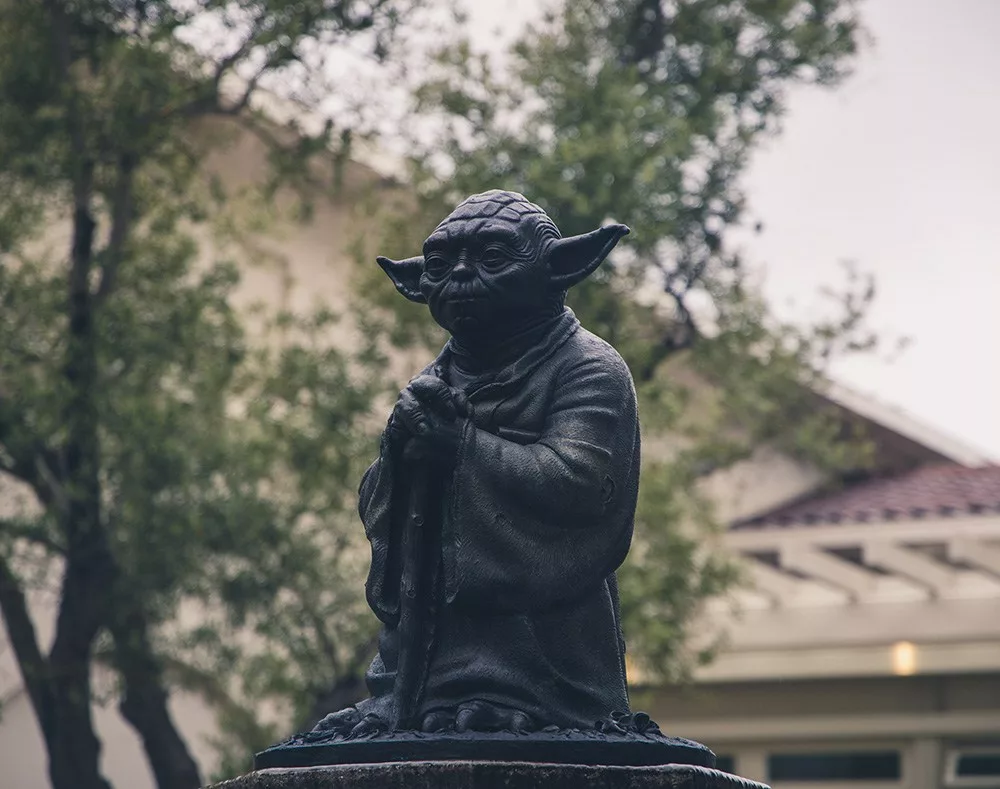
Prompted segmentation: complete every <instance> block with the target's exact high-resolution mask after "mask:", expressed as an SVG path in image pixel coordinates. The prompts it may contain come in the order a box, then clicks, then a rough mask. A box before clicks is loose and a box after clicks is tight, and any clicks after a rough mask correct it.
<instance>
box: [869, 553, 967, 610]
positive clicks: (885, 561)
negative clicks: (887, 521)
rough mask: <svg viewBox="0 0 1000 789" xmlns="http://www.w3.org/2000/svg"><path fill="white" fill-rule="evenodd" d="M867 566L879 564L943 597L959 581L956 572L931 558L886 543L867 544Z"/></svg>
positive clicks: (936, 595) (934, 594) (935, 595)
mask: <svg viewBox="0 0 1000 789" xmlns="http://www.w3.org/2000/svg"><path fill="white" fill-rule="evenodd" d="M862 551H863V553H864V557H865V563H866V564H876V565H878V566H879V567H882V568H884V569H886V570H889V571H890V572H893V573H897V574H899V575H902V576H905V577H906V578H908V579H909V580H911V581H913V582H915V583H917V584H919V585H920V586H922V587H924V588H925V589H927V590H928V591H929V592H930V593H931V595H933V596H934V597H940V596H941V595H942V594H944V593H945V592H946V591H947V590H948V589H951V588H952V587H953V586H954V585H955V582H956V581H957V578H958V574H957V573H956V572H955V570H954V569H952V568H951V567H948V566H946V565H944V564H942V563H941V562H938V561H935V560H934V559H931V558H930V557H929V556H925V555H924V554H920V553H917V552H916V551H913V550H910V549H908V548H901V547H900V546H899V545H893V544H891V543H887V542H876V543H865V545H864V546H863V547H862Z"/></svg>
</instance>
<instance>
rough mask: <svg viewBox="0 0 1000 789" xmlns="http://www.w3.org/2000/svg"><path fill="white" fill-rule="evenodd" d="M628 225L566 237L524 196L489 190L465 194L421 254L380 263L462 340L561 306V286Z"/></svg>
mask: <svg viewBox="0 0 1000 789" xmlns="http://www.w3.org/2000/svg"><path fill="white" fill-rule="evenodd" d="M628 232H629V229H628V228H627V227H625V225H608V226H606V227H602V228H600V229H598V230H594V231H593V232H591V233H585V234H583V235H580V236H572V237H569V238H563V237H562V235H561V234H560V233H559V229H558V228H557V227H556V226H555V223H554V222H553V221H552V220H551V219H550V218H549V216H548V214H546V213H545V211H543V210H542V209H541V208H539V207H538V206H537V205H535V204H534V203H532V202H530V201H529V200H527V199H526V198H525V197H524V196H523V195H520V194H518V193H517V192H504V191H501V190H497V189H494V190H491V191H489V192H483V193H482V194H478V195H473V196H472V197H469V198H467V199H466V200H463V201H462V202H461V203H460V204H459V205H458V207H457V208H455V210H454V211H452V212H451V214H449V215H448V217H447V218H446V219H445V220H444V221H443V222H441V224H439V225H438V226H437V227H436V228H435V229H434V232H433V233H431V234H430V236H428V238H427V240H426V241H425V242H424V250H423V252H424V253H423V255H420V256H418V257H413V258H408V259H406V260H398V261H397V260H389V259H388V258H384V257H380V258H378V263H379V265H380V266H381V267H382V269H383V270H384V271H385V273H386V274H388V275H389V278H390V279H391V280H392V281H393V284H395V286H396V289H397V290H398V291H399V292H400V293H402V294H403V295H404V296H405V297H406V298H408V299H409V300H410V301H415V302H419V303H421V304H427V305H428V307H429V308H430V311H431V315H432V316H433V317H434V320H435V321H437V322H438V324H440V325H441V326H442V327H443V328H445V329H446V330H447V331H449V332H450V333H451V334H452V335H453V336H455V337H456V338H457V339H459V340H460V341H462V340H469V341H477V340H485V339H487V338H488V337H492V338H494V339H503V338H504V337H505V336H509V335H510V334H512V333H516V332H517V331H519V330H520V329H521V328H522V327H523V326H525V325H530V324H531V323H532V322H533V321H535V320H537V318H539V317H544V316H546V315H550V314H556V313H558V312H560V311H561V310H562V308H563V301H564V300H565V298H566V291H567V290H568V289H569V288H571V287H572V286H573V285H576V284H577V283H578V282H581V281H583V280H584V279H586V277H587V276H589V275H590V274H591V273H592V272H593V271H594V270H596V269H597V267H598V266H599V265H600V264H601V262H602V261H603V260H604V258H606V257H607V255H608V253H609V252H611V250H612V249H614V247H615V245H616V244H617V243H618V241H619V239H621V238H622V236H624V235H626V234H627V233H628Z"/></svg>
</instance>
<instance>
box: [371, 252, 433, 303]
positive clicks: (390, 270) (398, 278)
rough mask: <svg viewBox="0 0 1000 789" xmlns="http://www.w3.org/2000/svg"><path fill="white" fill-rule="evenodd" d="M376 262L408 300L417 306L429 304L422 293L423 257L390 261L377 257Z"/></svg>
mask: <svg viewBox="0 0 1000 789" xmlns="http://www.w3.org/2000/svg"><path fill="white" fill-rule="evenodd" d="M375 262H376V263H378V264H379V265H380V266H381V267H382V271H384V272H385V273H386V274H388V275H389V279H391V280H392V284H393V285H395V286H396V290H398V291H399V292H400V293H402V294H403V295H404V296H406V298H408V299H409V300H410V301H415V302H417V304H426V303H427V299H425V298H424V295H423V294H422V293H421V292H420V275H421V274H423V273H424V258H423V255H418V256H417V257H415V258H406V260H389V258H384V257H377V258H375Z"/></svg>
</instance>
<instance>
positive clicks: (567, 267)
mask: <svg viewBox="0 0 1000 789" xmlns="http://www.w3.org/2000/svg"><path fill="white" fill-rule="evenodd" d="M628 234H629V229H628V228H627V227H625V225H607V226H606V227H602V228H600V229H599V230H594V231H592V232H590V233H584V234H583V235H582V236H570V237H569V238H560V239H559V240H558V241H554V242H553V243H552V245H551V246H550V247H549V250H548V263H549V280H550V282H551V283H552V289H553V290H557V291H558V290H569V289H570V288H571V287H573V285H576V284H577V283H579V282H583V280H585V279H586V278H587V277H589V276H590V275H591V274H593V273H594V271H596V270H597V267H598V266H599V265H601V263H602V262H603V260H604V258H606V257H607V256H608V253H609V252H611V250H612V249H614V248H615V244H617V243H618V242H619V241H620V240H621V238H622V237H623V236H627V235H628Z"/></svg>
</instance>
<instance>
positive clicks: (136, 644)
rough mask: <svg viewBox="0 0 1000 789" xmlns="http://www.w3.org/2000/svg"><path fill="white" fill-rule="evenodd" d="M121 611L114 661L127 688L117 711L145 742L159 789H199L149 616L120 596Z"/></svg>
mask: <svg viewBox="0 0 1000 789" xmlns="http://www.w3.org/2000/svg"><path fill="white" fill-rule="evenodd" d="M116 609H117V610H116V612H115V614H114V615H113V616H112V624H111V634H112V637H113V638H114V644H115V646H114V662H115V667H116V668H117V669H118V671H119V673H120V674H121V676H122V679H123V680H124V685H125V688H124V691H125V692H124V694H123V696H122V698H121V701H120V703H119V705H118V709H119V710H120V711H121V713H122V716H123V717H124V718H125V720H127V721H128V722H129V723H130V724H131V725H132V728H134V729H135V730H136V732H137V733H138V734H139V736H140V737H141V738H142V742H143V748H144V750H145V751H146V758H147V759H148V760H149V766H150V768H151V769H152V771H153V775H154V776H155V778H156V785H157V787H158V789H198V787H200V786H201V779H200V776H199V775H198V765H197V764H196V763H195V761H194V759H193V758H192V757H191V753H190V752H189V751H188V749H187V746H186V745H185V744H184V740H183V738H182V737H181V735H180V733H179V732H178V731H177V727H176V726H175V725H174V722H173V720H172V718H171V716H170V710H169V708H168V706H167V700H168V694H167V691H166V688H165V680H164V676H163V674H164V672H163V666H162V664H161V662H160V660H159V657H158V656H157V655H156V654H155V652H154V650H153V646H152V644H151V643H150V638H149V622H148V621H147V619H146V616H145V613H144V612H143V611H142V609H141V608H140V607H139V606H138V605H136V604H135V603H134V602H133V601H130V600H128V599H123V598H122V597H121V596H120V595H119V596H118V598H117V602H116Z"/></svg>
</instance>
